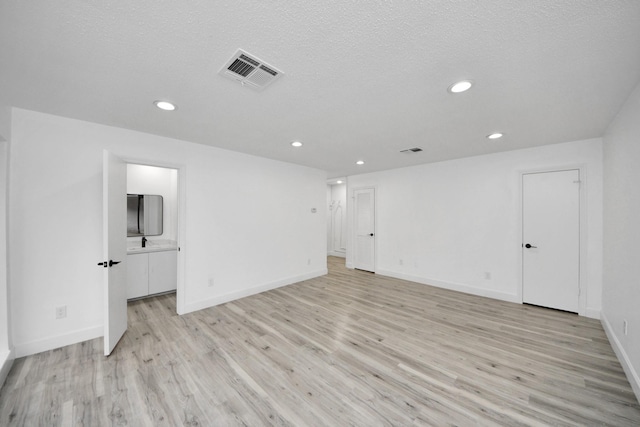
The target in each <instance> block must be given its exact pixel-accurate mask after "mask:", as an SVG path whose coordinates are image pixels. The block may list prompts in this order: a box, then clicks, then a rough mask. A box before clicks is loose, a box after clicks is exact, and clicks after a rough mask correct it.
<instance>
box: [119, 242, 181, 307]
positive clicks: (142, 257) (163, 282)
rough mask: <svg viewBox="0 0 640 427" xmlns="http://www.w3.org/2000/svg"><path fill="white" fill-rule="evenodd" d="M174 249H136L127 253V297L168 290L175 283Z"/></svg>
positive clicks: (175, 264) (139, 296)
mask: <svg viewBox="0 0 640 427" xmlns="http://www.w3.org/2000/svg"><path fill="white" fill-rule="evenodd" d="M177 277H178V273H177V256H176V250H175V249H171V250H150V251H148V252H144V251H142V250H138V251H136V252H135V253H129V254H128V255H127V299H133V298H141V297H145V296H148V295H154V294H159V293H163V292H169V291H172V290H175V289H176V285H177Z"/></svg>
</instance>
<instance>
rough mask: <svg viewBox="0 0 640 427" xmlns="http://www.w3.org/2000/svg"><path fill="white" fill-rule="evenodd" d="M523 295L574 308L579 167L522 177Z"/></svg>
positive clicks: (577, 293) (537, 301)
mask: <svg viewBox="0 0 640 427" xmlns="http://www.w3.org/2000/svg"><path fill="white" fill-rule="evenodd" d="M522 197H523V206H522V214H523V218H522V221H523V222H522V224H523V227H522V266H523V273H522V274H523V277H522V300H523V302H525V303H529V304H535V305H540V306H544V307H550V308H556V309H560V310H566V311H571V312H575V313H577V312H578V311H579V297H580V171H579V170H567V171H556V172H544V173H532V174H524V175H523V177H522Z"/></svg>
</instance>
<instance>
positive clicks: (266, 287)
mask: <svg viewBox="0 0 640 427" xmlns="http://www.w3.org/2000/svg"><path fill="white" fill-rule="evenodd" d="M327 273H328V270H327V269H326V268H324V269H321V270H316V271H312V272H310V273H306V274H302V275H299V276H292V277H287V278H284V279H280V280H276V281H273V282H268V283H263V284H261V285H258V286H254V287H251V288H248V289H243V290H241V291H237V292H230V293H228V294H224V295H219V296H216V297H213V298H207V299H205V300H201V301H196V302H193V303H186V304H185V311H184V314H186V313H191V312H193V311H198V310H203V309H205V308H209V307H214V306H216V305H220V304H224V303H227V302H230V301H234V300H237V299H240V298H244V297H248V296H251V295H255V294H259V293H261V292H266V291H270V290H272V289H276V288H281V287H283V286H287V285H291V284H294V283H298V282H302V281H305V280H309V279H313V278H315V277H320V276H325V275H326V274H327Z"/></svg>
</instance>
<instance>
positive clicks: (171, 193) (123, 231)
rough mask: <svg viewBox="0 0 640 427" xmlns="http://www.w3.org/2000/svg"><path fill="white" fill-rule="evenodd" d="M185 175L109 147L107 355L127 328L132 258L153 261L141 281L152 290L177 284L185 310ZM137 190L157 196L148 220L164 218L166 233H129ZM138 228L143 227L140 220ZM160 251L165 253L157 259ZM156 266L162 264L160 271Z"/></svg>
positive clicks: (105, 187) (178, 300)
mask: <svg viewBox="0 0 640 427" xmlns="http://www.w3.org/2000/svg"><path fill="white" fill-rule="evenodd" d="M183 173H184V171H183V168H177V169H176V168H171V167H165V166H150V165H144V164H139V163H134V162H127V161H126V160H123V159H120V158H118V157H117V156H114V155H113V154H111V153H109V152H108V151H106V150H105V151H104V168H103V221H104V227H103V233H104V239H103V241H104V248H103V255H104V261H103V262H101V263H99V264H98V265H101V266H103V268H104V272H105V274H104V283H105V309H104V313H105V314H104V319H105V320H104V322H105V323H104V327H105V334H104V345H105V355H109V354H110V353H111V352H112V351H113V349H114V348H115V346H116V344H117V342H118V341H119V340H120V338H121V337H122V335H123V334H124V332H125V331H126V329H127V323H128V322H127V299H129V298H128V297H130V295H127V294H128V289H127V285H128V283H127V282H128V281H129V278H128V277H127V276H128V273H129V268H127V267H128V265H129V264H130V262H129V261H130V259H129V258H130V257H132V256H138V257H140V256H141V258H140V259H143V258H144V259H146V261H147V264H146V265H147V269H146V271H144V272H143V273H145V277H143V278H142V279H141V280H139V281H141V282H142V283H145V284H146V286H147V292H148V294H150V295H151V294H156V293H163V292H164V293H166V292H167V291H170V289H167V288H166V286H167V285H166V284H167V282H171V283H172V286H173V289H175V293H176V296H175V298H176V311H177V314H182V312H183V302H184V300H183V298H182V293H183V289H182V288H183V286H184V284H183V283H181V282H182V281H181V280H180V279H181V278H182V277H183V268H184V267H183V266H184V261H183V259H182V256H180V236H181V235H184V226H185V224H184V215H182V214H181V212H184V196H183V194H184V180H180V177H181V176H183ZM131 192H135V194H138V195H145V194H155V195H156V200H155V201H154V203H151V205H155V207H156V213H154V215H153V216H149V217H148V218H147V217H144V221H147V220H151V221H150V222H153V223H154V224H155V225H156V226H157V225H158V223H160V222H161V223H162V232H156V235H155V236H150V238H149V239H146V235H145V234H146V233H144V232H143V233H141V236H139V237H129V236H128V233H127V228H128V225H127V220H128V218H127V199H128V196H127V194H131ZM158 197H160V198H162V199H163V203H162V204H161V205H162V208H161V211H162V213H161V215H162V216H163V220H162V221H159V218H158V216H157V209H159V208H158V206H159V204H158V202H157V198H158ZM138 206H139V205H138ZM136 226H137V227H139V224H137V225H136ZM145 240H146V242H145ZM143 243H144V244H143ZM146 243H149V245H148V246H149V247H146V246H147V245H146ZM143 246H145V248H143ZM143 249H144V250H143ZM152 253H153V255H152ZM156 254H158V255H160V256H159V257H156V256H155V255H156ZM152 257H153V260H152ZM156 258H158V259H156ZM107 260H108V261H107ZM138 261H139V260H138ZM132 264H135V263H133V262H132ZM154 266H155V267H154ZM154 268H157V271H156V270H154ZM133 270H135V269H133ZM152 276H153V277H155V278H159V279H160V280H159V281H158V282H159V283H160V285H159V286H160V287H161V288H158V287H152V284H151V282H152ZM163 286H164V288H162V287H163Z"/></svg>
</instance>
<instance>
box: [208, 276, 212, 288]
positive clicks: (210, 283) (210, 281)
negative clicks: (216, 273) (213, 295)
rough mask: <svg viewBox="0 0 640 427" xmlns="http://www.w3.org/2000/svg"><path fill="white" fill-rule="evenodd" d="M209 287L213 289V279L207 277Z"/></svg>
mask: <svg viewBox="0 0 640 427" xmlns="http://www.w3.org/2000/svg"><path fill="white" fill-rule="evenodd" d="M209 287H210V288H212V287H213V277H209Z"/></svg>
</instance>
